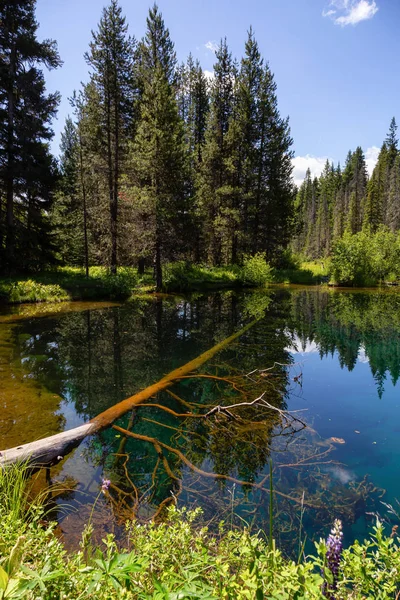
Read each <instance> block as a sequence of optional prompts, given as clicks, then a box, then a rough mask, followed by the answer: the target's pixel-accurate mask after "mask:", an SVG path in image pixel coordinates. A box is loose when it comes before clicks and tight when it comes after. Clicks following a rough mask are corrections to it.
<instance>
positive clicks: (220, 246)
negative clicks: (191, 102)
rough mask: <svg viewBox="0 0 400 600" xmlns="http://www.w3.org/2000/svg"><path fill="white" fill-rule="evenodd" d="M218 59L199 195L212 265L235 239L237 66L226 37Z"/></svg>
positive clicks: (205, 241)
mask: <svg viewBox="0 0 400 600" xmlns="http://www.w3.org/2000/svg"><path fill="white" fill-rule="evenodd" d="M216 59H217V60H216V63H215V65H214V74H215V77H214V80H213V83H212V87H211V101H210V112H209V116H208V121H207V131H206V136H205V145H204V150H203V155H202V163H201V166H200V170H199V177H198V194H197V196H198V207H199V213H200V215H201V218H202V220H203V224H204V226H203V235H204V242H203V243H204V246H205V249H206V250H205V251H206V258H207V260H208V262H210V263H211V264H217V265H219V264H221V263H222V262H223V260H224V258H225V259H227V257H228V256H229V255H230V253H231V252H230V250H229V247H228V246H229V242H230V241H231V240H229V237H230V235H229V233H230V231H229V218H228V220H227V217H229V214H228V210H229V209H228V207H227V203H226V200H227V199H226V198H225V192H226V191H227V186H229V184H230V172H229V167H228V164H227V163H228V161H229V158H230V157H229V152H230V150H231V149H232V143H230V145H229V146H228V144H227V134H228V129H229V126H230V125H231V124H232V122H231V118H232V114H233V109H234V82H235V77H236V68H235V64H234V62H233V59H232V55H231V53H230V51H229V49H228V45H227V42H226V39H225V40H222V41H221V43H220V45H219V48H218V50H217V52H216ZM230 193H231V192H230V190H228V194H230Z"/></svg>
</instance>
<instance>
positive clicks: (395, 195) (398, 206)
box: [386, 152, 400, 232]
mask: <svg viewBox="0 0 400 600" xmlns="http://www.w3.org/2000/svg"><path fill="white" fill-rule="evenodd" d="M386 223H387V225H388V226H389V227H390V229H391V230H392V231H393V232H396V231H398V230H399V229H400V153H399V152H398V153H397V156H396V158H395V160H394V163H393V165H392V168H391V170H390V181H389V198H388V211H387V218H386Z"/></svg>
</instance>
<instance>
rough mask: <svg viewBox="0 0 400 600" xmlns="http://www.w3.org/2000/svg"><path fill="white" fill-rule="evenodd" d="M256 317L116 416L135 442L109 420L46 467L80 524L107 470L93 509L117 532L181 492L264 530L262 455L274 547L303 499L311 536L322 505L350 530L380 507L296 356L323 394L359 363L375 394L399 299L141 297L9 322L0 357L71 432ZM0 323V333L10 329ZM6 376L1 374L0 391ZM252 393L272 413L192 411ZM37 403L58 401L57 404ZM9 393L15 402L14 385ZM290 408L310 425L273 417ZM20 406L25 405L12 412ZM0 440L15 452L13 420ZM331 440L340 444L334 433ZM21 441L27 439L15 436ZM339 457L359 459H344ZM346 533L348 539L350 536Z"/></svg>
mask: <svg viewBox="0 0 400 600" xmlns="http://www.w3.org/2000/svg"><path fill="white" fill-rule="evenodd" d="M253 318H256V319H258V322H257V323H256V324H255V325H254V326H253V327H251V329H249V330H248V331H247V332H246V333H245V335H243V336H242V337H241V338H240V339H239V340H237V341H236V342H235V343H234V344H232V345H231V346H229V347H228V348H227V349H226V350H225V351H224V352H221V353H220V354H218V355H217V356H216V357H215V358H214V359H213V360H212V361H210V362H208V363H206V364H205V365H204V366H203V368H202V369H201V370H200V371H199V372H198V373H196V374H193V375H194V376H193V377H188V378H185V379H182V380H181V381H179V382H177V383H176V384H175V385H174V386H173V387H172V388H171V389H170V390H168V391H166V392H165V391H164V392H162V393H160V394H158V395H157V397H155V398H153V399H151V400H150V402H149V403H147V404H151V405H152V406H148V405H147V406H142V407H140V408H137V409H135V410H134V411H132V413H131V414H128V415H126V416H125V417H124V418H123V419H121V420H120V422H119V423H118V425H119V426H120V427H122V428H123V429H125V430H126V429H127V430H128V431H130V432H132V433H133V434H134V435H136V438H132V437H131V436H130V435H129V434H124V432H121V431H116V430H115V429H111V428H110V429H108V430H106V431H103V432H102V433H101V434H99V435H96V436H94V437H93V438H92V439H90V440H87V441H86V442H85V443H84V444H83V445H82V446H81V447H80V448H79V449H78V450H77V451H75V453H74V454H73V455H71V457H70V458H69V459H68V460H66V461H65V463H63V465H62V466H59V467H57V468H56V469H54V470H53V472H52V477H53V478H57V479H62V478H65V477H67V478H68V479H67V481H68V485H69V486H70V487H71V486H72V487H74V490H75V491H74V494H73V500H72V501H71V502H72V505H73V506H75V507H79V515H78V517H79V519H81V520H82V521H84V520H85V516H86V518H87V516H88V511H90V504H91V502H92V500H93V497H94V495H96V494H97V491H98V485H99V481H100V478H101V476H102V475H106V476H107V477H109V478H110V479H111V480H112V487H111V492H110V496H109V497H108V499H104V502H103V505H99V512H98V517H99V518H98V520H99V524H100V523H101V524H102V526H105V525H107V524H108V526H109V527H110V528H112V527H115V523H116V522H117V521H118V519H123V518H125V517H127V516H132V515H135V516H137V517H139V518H147V517H149V516H152V515H154V514H155V513H156V514H158V513H159V512H160V509H162V508H164V507H165V506H166V505H167V504H168V503H170V502H174V501H175V500H176V499H178V501H179V502H181V503H183V504H186V505H199V504H200V505H201V506H202V507H203V509H204V511H205V518H206V519H207V520H208V521H212V520H218V519H220V518H223V517H224V516H225V518H226V516H227V515H229V518H230V519H233V520H234V519H235V518H236V516H237V518H239V520H240V519H242V518H244V519H246V521H247V522H253V521H254V522H255V523H256V524H257V525H258V526H260V525H261V526H262V524H263V522H264V520H267V519H268V488H269V482H268V474H269V470H268V469H269V467H268V460H269V458H270V457H272V459H273V465H274V486H275V491H276V498H277V502H276V519H277V520H276V523H279V526H278V527H277V532H276V535H277V536H280V538H281V539H282V540H283V541H286V542H287V541H289V540H290V539H291V538H293V532H295V531H296V530H297V529H298V526H299V519H300V515H301V511H302V508H303V509H305V510H306V514H305V515H304V527H305V528H306V529H307V530H308V531H309V534H310V535H312V534H317V533H318V532H319V531H320V528H321V527H325V526H326V524H327V523H328V522H329V521H330V520H331V518H332V514H333V513H334V514H335V515H336V516H341V517H342V518H343V519H344V520H345V522H346V523H347V525H348V527H349V528H350V526H353V525H354V523H357V527H360V519H362V520H365V518H366V515H367V513H368V512H373V511H375V510H377V509H379V508H380V507H381V505H380V498H381V495H382V490H381V485H376V484H375V482H374V481H373V480H372V478H371V477H369V478H368V477H366V475H367V473H368V472H370V471H371V469H370V468H369V467H370V465H371V460H372V456H371V455H370V454H368V453H367V451H366V447H365V446H364V447H362V451H360V448H361V446H360V444H361V442H363V439H362V438H361V437H360V438H359V442H357V443H358V444H359V445H358V446H357V444H356V443H354V445H353V446H350V443H349V433H348V431H347V430H345V429H343V427H344V425H343V423H341V421H340V419H341V420H342V421H343V414H342V415H338V414H336V415H335V418H336V420H335V419H333V416H332V415H331V416H329V417H328V412H329V411H328V405H323V404H318V400H316V401H315V403H314V404H315V407H314V408H313V406H312V402H311V401H310V399H311V400H312V399H313V393H314V391H315V390H316V389H317V386H316V385H314V384H313V380H312V377H313V374H312V372H310V375H309V374H308V367H307V365H306V364H303V362H304V357H305V356H306V355H307V356H308V357H309V356H311V355H312V354H314V355H315V356H316V357H318V360H319V365H320V366H318V365H317V364H316V363H314V362H313V363H312V365H313V368H314V369H317V370H318V373H320V374H321V376H322V377H324V378H325V381H326V384H327V385H328V386H329V387H330V391H329V394H328V392H326V394H325V396H326V397H328V396H329V399H330V400H332V402H333V403H336V401H337V397H338V394H339V395H340V394H341V391H340V376H339V375H338V373H340V369H341V370H342V372H343V373H344V372H352V373H353V372H354V373H355V371H356V369H355V367H356V365H357V364H359V363H360V362H361V363H362V364H363V365H364V367H365V368H368V369H370V370H371V372H372V375H373V380H374V382H375V389H376V396H380V397H382V395H384V393H385V387H387V384H388V381H387V379H388V376H389V375H390V379H391V385H392V386H394V385H396V383H397V381H398V377H399V368H400V296H399V295H398V294H396V293H378V292H377V293H370V294H361V293H341V292H335V291H318V290H316V289H310V290H307V289H298V290H294V291H293V290H289V289H274V290H272V291H269V292H255V293H249V294H243V295H237V294H235V293H232V292H228V293H224V294H214V295H212V296H209V297H201V296H199V297H194V298H192V299H191V300H190V301H189V300H182V299H175V300H172V299H168V300H158V301H154V302H147V301H139V300H138V301H135V302H134V303H132V304H127V305H123V306H119V307H108V308H105V307H104V308H100V309H96V310H93V309H90V310H84V311H80V312H76V313H74V312H72V313H68V314H65V315H58V316H55V317H47V318H45V319H30V320H24V321H17V322H16V323H14V324H13V325H10V324H7V327H8V329H7V336H8V338H7V339H9V341H8V344H9V347H8V348H9V349H8V352H9V353H10V352H11V355H10V356H11V361H10V364H11V365H12V369H16V368H18V370H19V372H20V373H23V374H24V375H23V376H24V377H25V378H27V380H28V381H29V382H34V384H35V386H38V388H40V390H42V391H43V390H45V391H46V394H47V395H48V396H46V395H44V396H43V402H42V404H43V411H44V410H48V409H50V414H51V415H54V416H55V417H57V419H56V424H53V429H54V427H58V428H60V427H63V428H69V427H73V426H74V425H76V424H78V423H79V422H83V421H85V420H87V419H90V418H92V417H94V416H96V415H97V414H99V413H100V412H101V411H103V410H105V409H106V408H107V407H109V406H111V405H113V404H115V403H117V402H118V401H120V400H122V399H123V398H125V397H127V396H130V395H131V394H132V393H134V392H136V391H138V390H140V389H143V388H145V387H146V386H148V385H150V384H152V383H154V382H155V381H157V380H159V379H160V378H161V377H162V376H163V375H164V374H166V373H168V372H169V371H172V370H173V369H175V368H176V367H178V366H180V365H183V364H185V363H186V362H188V361H189V360H191V359H192V358H194V357H196V356H198V355H199V354H201V353H202V352H204V351H206V350H207V349H209V348H210V347H212V346H213V345H215V344H216V343H217V342H218V341H220V340H221V339H224V338H226V337H228V336H229V335H231V334H232V332H234V331H237V330H239V329H240V328H241V327H242V326H243V325H244V324H245V323H247V322H248V321H249V320H250V319H253ZM1 327H2V328H3V335H5V334H4V332H5V327H6V325H2V326H0V329H1ZM7 356H8V355H7ZM332 357H333V358H332ZM320 359H321V360H320ZM332 361H333V362H332ZM336 361H337V362H336ZM4 362H5V361H4ZM337 363H338V366H339V371H338V370H337V369H336V366H335V365H336V364H337ZM365 363H368V365H367V364H365ZM199 375H200V376H199ZM352 377H353V376H352ZM11 379H12V378H9V380H10V381H11ZM353 380H355V379H353ZM7 381H8V380H7V378H6V377H3V379H2V382H5V385H8V384H7ZM303 381H304V383H305V384H306V385H307V391H306V389H305V388H304V390H303V387H302V383H303ZM357 385H359V383H358V380H357ZM4 393H6V394H7V393H8V392H7V390H5V392H4ZM263 393H265V399H266V400H267V402H268V403H269V406H270V408H268V407H266V406H265V405H262V403H259V404H254V405H251V406H243V407H239V408H236V409H232V410H230V411H229V412H224V411H222V412H217V413H214V414H213V415H212V416H210V417H208V418H207V419H205V418H204V417H203V416H201V415H204V414H206V413H207V412H208V411H209V410H210V409H212V408H213V407H216V406H218V405H220V406H222V407H226V406H229V407H230V406H235V405H239V404H243V403H248V404H251V402H252V401H253V400H254V399H255V398H257V397H259V396H260V395H262V394H263ZM363 393H364V391H363V389H361V391H360V394H363ZM48 397H51V398H53V403H52V404H51V403H49V402H48ZM12 402H14V404H15V407H16V408H17V404H18V402H19V400H18V398H17V397H15V394H14V395H13V400H12ZM39 404H40V402H39ZM331 406H332V404H330V405H329V410H331ZM165 407H166V408H167V409H169V412H166V411H165ZM288 407H289V408H290V410H299V409H303V408H308V409H310V410H309V411H308V412H307V413H301V414H300V413H299V415H298V416H299V417H301V418H302V419H303V418H306V420H307V422H308V425H309V426H308V428H307V429H306V430H302V427H301V426H299V423H297V424H292V425H291V426H290V427H288V426H287V423H285V414H286V413H285V412H283V413H282V412H279V411H286V410H287V409H288ZM277 409H278V410H277ZM18 410H19V412H20V413H21V414H23V413H24V409H23V408H21V406H19V408H18ZM26 410H28V408H26V409H25V411H26ZM376 410H377V409H376V407H374V406H373V405H372V404H371V405H370V408H369V412H368V411H365V410H364V412H365V413H366V414H367V412H368V415H369V418H370V417H371V415H373V414H375V413H374V411H376ZM171 411H172V412H171ZM173 413H178V414H184V413H192V414H194V415H195V417H187V418H183V417H176V416H175V415H174V414H173ZM41 414H43V412H42V411H41V410H40V408H38V404H36V405H35V409H34V411H33V412H32V411H31V412H29V415H30V416H29V419H30V420H32V419H33V418H35V423H36V429H35V436H34V437H36V438H38V437H42V436H45V435H48V434H49V431H48V429H49V426H48V424H46V426H45V427H43V423H42V422H41V419H40V416H41ZM293 414H295V413H293ZM329 414H330V413H329ZM232 415H233V416H232ZM372 418H373V417H372ZM16 421H18V419H16ZM333 423H334V424H335V427H334V428H333V429H332V430H331V429H330V425H331V424H333ZM8 425H9V424H8ZM0 426H2V425H1V423H0ZM17 426H18V425H17V424H16V427H17ZM360 427H361V426H360ZM11 429H12V427H11ZM364 429H366V426H365V427H364ZM51 432H53V431H51ZM1 435H2V444H1V445H2V446H3V447H6V446H10V445H12V444H11V443H9V442H10V440H13V443H14V444H15V441H14V440H15V431H14V437H12V435H11V434H10V428H9V427H8V429H7V428H6V427H2V429H1ZM10 436H11V437H10ZM342 438H343V441H346V444H345V445H344V446H341V445H340V442H338V441H337V440H341V439H342ZM31 439H33V438H32V437H31ZM364 439H365V438H364ZM154 440H155V442H154ZM335 440H336V441H335ZM22 441H28V440H25V439H22V440H21V439H19V440H18V442H17V443H21V442H22ZM369 447H370V446H369ZM349 456H353V459H354V457H355V456H357V460H352V461H351V462H352V464H351V465H349V466H347V465H346V463H348V462H349ZM366 457H368V461H367V462H368V465H367V464H365V460H366ZM361 458H362V459H363V460H364V467H362V465H361V462H362V461H361ZM374 460H375V461H376V462H377V463H378V462H379V461H381V462H380V464H381V465H382V464H385V460H386V461H387V462H386V467H385V468H386V469H387V470H389V469H391V468H392V466H391V463H390V461H389V462H388V459H387V458H386V457H385V455H384V454H382V453H381V454H380V455H379V456H375V458H374ZM382 461H383V462H382ZM367 467H368V468H367ZM215 475H217V477H215ZM73 482H75V483H73ZM240 482H246V483H245V484H243V483H240ZM384 487H387V486H386V485H385V486H384ZM63 528H64V531H66V533H67V534H69V535H70V537H73V536H74V535H75V533H79V531H80V528H79V526H77V515H76V514H73V515H72V516H69V517H67V518H66V519H64V521H63ZM348 535H355V533H354V531H353V533H351V532H350V529H349V530H348Z"/></svg>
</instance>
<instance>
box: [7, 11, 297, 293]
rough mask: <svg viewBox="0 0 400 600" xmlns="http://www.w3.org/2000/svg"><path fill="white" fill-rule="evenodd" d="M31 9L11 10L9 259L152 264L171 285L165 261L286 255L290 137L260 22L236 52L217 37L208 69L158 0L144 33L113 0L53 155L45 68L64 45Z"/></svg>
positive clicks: (54, 100)
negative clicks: (181, 46)
mask: <svg viewBox="0 0 400 600" xmlns="http://www.w3.org/2000/svg"><path fill="white" fill-rule="evenodd" d="M34 10H35V2H34V1H33V0H32V1H29V2H27V1H26V0H21V1H17V2H12V3H11V2H5V3H2V5H1V9H0V19H1V22H2V30H1V34H0V35H1V38H0V48H1V63H0V110H1V120H2V123H3V126H2V129H1V133H0V136H1V137H0V148H1V163H0V173H1V188H0V236H1V237H0V251H1V255H0V256H1V259H0V260H1V263H0V264H1V270H2V271H3V272H6V273H7V272H13V271H21V270H28V271H29V270H33V271H34V270H38V269H42V268H44V267H45V266H46V265H48V264H51V263H54V262H56V263H58V264H69V265H84V266H85V265H86V266H87V265H106V266H108V267H109V268H110V270H111V272H116V270H117V268H118V266H119V265H136V266H138V268H139V270H141V269H144V268H145V266H147V265H149V264H150V265H152V266H153V265H154V267H155V277H156V279H157V283H158V285H159V286H160V285H161V277H162V275H161V273H162V268H161V267H162V264H163V263H164V262H165V261H174V260H177V259H184V260H188V261H195V262H205V263H207V264H210V265H221V264H230V263H232V264H235V263H238V262H240V261H241V260H242V258H243V256H244V254H253V253H256V252H265V253H266V255H267V257H268V260H271V261H277V260H279V259H280V257H281V256H282V253H283V251H284V249H285V248H286V247H287V245H288V242H289V240H290V237H291V233H292V229H293V224H292V218H293V207H294V197H295V190H294V186H293V182H292V179H291V172H292V166H291V158H292V150H291V146H292V140H291V137H290V129H289V122H288V119H287V118H284V117H282V116H281V115H280V113H279V109H278V100H277V90H276V84H275V82H274V75H273V73H272V71H271V69H270V66H269V64H268V61H267V60H265V59H264V58H263V57H262V56H261V54H260V51H259V47H258V44H257V41H256V38H255V35H254V33H253V31H252V29H251V28H250V30H249V31H248V34H247V40H246V43H245V46H244V48H243V57H242V58H241V59H240V61H238V60H236V58H234V57H233V56H232V54H231V52H230V50H229V46H228V42H227V40H226V39H224V38H222V39H221V42H220V44H219V47H218V50H217V51H216V53H215V65H214V77H213V78H212V79H211V80H210V79H208V78H207V77H206V76H205V74H204V72H203V70H202V68H201V66H200V64H199V62H198V61H194V60H193V58H192V57H191V56H189V57H188V59H187V61H186V62H185V63H184V64H178V62H177V58H176V53H175V48H174V43H173V40H172V39H171V37H170V34H169V31H168V28H167V26H166V24H165V23H164V20H163V17H162V15H161V13H160V11H159V9H158V7H157V6H156V5H154V6H153V7H152V8H151V9H150V10H149V13H148V18H147V28H146V34H145V36H144V37H143V39H141V40H136V39H135V38H134V37H133V36H132V35H130V33H129V30H128V24H127V22H126V20H125V18H124V15H123V13H122V9H121V7H120V6H119V5H118V2H117V0H112V1H111V2H110V4H109V5H108V6H107V7H106V8H104V10H103V13H102V15H101V18H100V21H99V24H98V28H97V30H96V31H94V32H93V33H92V41H91V43H90V46H89V48H88V49H87V52H86V54H85V60H86V62H87V65H88V68H89V72H90V76H89V78H88V81H86V82H85V83H84V84H82V87H81V89H78V90H71V97H70V103H71V116H70V117H69V118H68V119H67V121H66V123H65V129H64V132H63V134H62V141H61V146H60V157H59V159H57V158H56V157H55V156H52V154H51V152H50V148H49V142H50V140H51V139H52V136H53V132H52V120H53V119H54V117H55V116H56V113H57V105H58V103H59V101H60V97H59V95H57V94H48V93H47V92H46V86H45V70H46V69H56V68H59V69H62V58H61V57H60V56H59V54H58V51H57V43H56V41H53V40H44V41H40V40H38V38H37V23H36V21H35V12H34Z"/></svg>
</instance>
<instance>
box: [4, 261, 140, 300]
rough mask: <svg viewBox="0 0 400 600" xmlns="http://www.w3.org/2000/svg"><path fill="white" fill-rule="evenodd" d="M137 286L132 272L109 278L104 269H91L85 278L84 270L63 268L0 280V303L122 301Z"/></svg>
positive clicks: (123, 269)
mask: <svg viewBox="0 0 400 600" xmlns="http://www.w3.org/2000/svg"><path fill="white" fill-rule="evenodd" d="M138 283H139V278H138V276H137V272H136V270H134V269H128V268H120V269H119V270H118V274H117V275H111V274H110V273H109V272H108V271H107V269H106V268H105V267H91V269H90V271H89V277H88V278H86V276H85V273H84V270H83V269H80V268H75V267H63V268H60V269H57V270H54V271H47V272H43V273H39V274H34V275H33V274H31V275H29V276H26V277H24V276H15V277H9V278H2V279H0V301H3V302H8V303H12V304H16V303H22V302H62V301H68V300H123V299H125V298H128V297H129V296H130V295H131V294H132V290H133V289H134V288H135V286H137V285H138Z"/></svg>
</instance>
